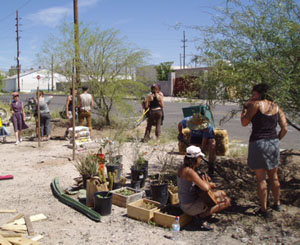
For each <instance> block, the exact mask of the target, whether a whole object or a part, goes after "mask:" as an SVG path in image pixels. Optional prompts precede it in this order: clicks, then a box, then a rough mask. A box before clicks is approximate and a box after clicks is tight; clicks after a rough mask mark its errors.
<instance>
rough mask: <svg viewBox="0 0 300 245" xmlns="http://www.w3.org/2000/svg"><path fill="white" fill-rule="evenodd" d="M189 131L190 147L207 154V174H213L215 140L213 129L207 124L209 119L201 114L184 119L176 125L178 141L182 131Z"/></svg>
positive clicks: (181, 137)
mask: <svg viewBox="0 0 300 245" xmlns="http://www.w3.org/2000/svg"><path fill="white" fill-rule="evenodd" d="M184 128H188V129H189V130H190V142H189V144H190V145H195V146H198V147H200V148H201V150H202V151H205V152H208V160H209V166H208V173H209V175H213V174H214V168H215V161H216V140H215V134H214V130H213V127H212V126H211V125H210V124H209V119H208V118H207V117H205V116H204V115H202V114H201V113H195V114H193V116H190V117H186V118H184V119H183V120H182V121H181V122H180V123H179V124H178V132H179V136H178V139H179V140H181V139H183V138H184V137H183V129H184Z"/></svg>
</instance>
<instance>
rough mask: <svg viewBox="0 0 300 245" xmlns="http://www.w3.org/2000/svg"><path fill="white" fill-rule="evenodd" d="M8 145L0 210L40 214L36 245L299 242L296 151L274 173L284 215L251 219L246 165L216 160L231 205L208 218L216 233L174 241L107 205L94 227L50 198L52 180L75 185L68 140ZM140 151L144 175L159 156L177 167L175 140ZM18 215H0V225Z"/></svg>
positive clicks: (59, 130) (2, 150)
mask: <svg viewBox="0 0 300 245" xmlns="http://www.w3.org/2000/svg"><path fill="white" fill-rule="evenodd" d="M58 126H59V124H56V126H55V127H54V131H53V133H52V136H54V137H55V136H62V135H63V134H64V130H65V129H64V128H63V127H58ZM10 131H11V129H10ZM101 136H103V135H102V132H101V131H100V132H94V138H95V139H99V138H100V137H101ZM14 141H15V139H14V137H13V136H10V137H9V138H8V143H7V144H0V156H1V160H0V175H6V174H12V175H13V176H14V179H12V180H3V181H0V197H1V199H0V200H1V201H0V209H16V210H17V213H24V214H28V215H34V214H39V213H43V214H45V215H46V216H47V219H46V220H43V221H38V222H34V223H33V228H34V231H35V234H41V235H43V236H44V238H43V239H42V240H41V243H42V244H48V245H57V244H65V245H76V244H78V245H79V244H80V245H82V244H133V245H134V244H139V245H141V244H189V245H191V244H230V245H234V244H241V243H244V244H300V208H299V207H300V171H299V169H300V167H299V166H300V165H299V163H300V151H293V152H289V151H285V152H283V153H282V164H281V166H280V173H279V175H280V181H281V186H282V204H283V209H284V210H283V211H282V212H280V213H278V212H276V211H272V215H273V218H272V219H271V220H265V219H263V218H261V217H257V216H255V215H254V214H253V210H254V209H255V208H256V207H257V197H256V183H255V178H254V175H253V173H251V172H250V171H249V170H248V168H247V166H246V158H245V157H243V158H236V159H230V158H225V157H223V158H218V163H217V170H218V173H219V175H217V177H216V178H215V181H216V183H217V186H218V187H219V188H220V189H224V190H225V191H226V192H227V193H228V196H229V197H231V199H232V204H233V205H232V207H231V208H229V209H228V210H226V211H224V212H222V213H220V214H217V215H216V216H215V217H214V219H212V220H211V221H210V222H212V223H213V225H214V227H215V229H214V231H202V230H201V229H200V227H199V226H198V225H197V223H195V222H192V223H190V224H188V225H187V226H185V227H184V228H182V231H181V232H180V235H179V240H178V241H177V242H176V243H175V242H174V241H172V240H171V239H170V236H171V235H172V234H171V231H170V230H169V229H165V228H161V227H158V226H155V225H153V224H152V225H150V224H146V223H142V222H139V221H136V220H133V219H131V218H128V217H127V214H126V209H125V208H120V207H117V206H114V205H113V208H112V214H111V215H109V216H103V217H102V221H101V222H100V223H96V222H94V221H92V220H90V219H88V218H87V217H86V216H84V215H82V214H80V213H79V212H77V211H75V210H73V209H72V208H70V207H68V206H66V205H64V204H62V203H60V202H59V201H58V200H57V199H56V198H55V197H54V196H53V195H52V192H51V190H50V183H51V181H52V180H53V179H54V178H55V177H58V178H59V181H60V186H61V188H62V189H65V188H67V187H70V186H72V185H74V183H75V182H74V178H76V177H78V176H79V174H78V172H77V171H76V170H75V168H74V165H73V161H72V149H71V148H69V147H68V146H69V145H70V144H69V142H68V141H65V140H59V138H58V137H57V138H56V140H50V141H48V142H42V143H41V147H40V148H39V147H38V143H37V142H34V141H29V140H28V138H27V139H26V138H25V140H24V141H23V142H22V143H21V144H20V145H14ZM141 147H142V149H141V150H142V151H143V152H147V155H146V158H148V159H149V172H150V173H151V172H155V171H156V172H157V171H159V168H160V161H159V157H160V156H162V155H164V154H169V155H171V156H173V157H174V158H175V159H177V162H180V161H181V160H182V158H183V157H182V156H180V155H178V154H176V151H177V142H171V143H168V144H157V145H155V144H143V145H142V146H141ZM134 150H135V149H134V145H133V144H132V143H129V142H127V143H124V144H123V146H122V148H121V153H122V154H123V174H124V175H127V174H129V170H130V166H131V165H132V160H133V159H132V156H133V153H134ZM90 151H94V152H96V151H97V149H90ZM86 152H87V150H85V151H81V152H79V153H78V154H85V153H86ZM165 156H168V155H165ZM205 168H206V166H205V164H203V169H204V170H205ZM17 213H15V214H4V213H0V225H2V224H5V223H6V222H7V221H8V220H10V219H11V218H13V217H14V216H16V214H17Z"/></svg>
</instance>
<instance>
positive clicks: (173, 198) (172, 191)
mask: <svg viewBox="0 0 300 245" xmlns="http://www.w3.org/2000/svg"><path fill="white" fill-rule="evenodd" d="M168 192H169V196H170V202H171V204H172V205H176V204H178V203H179V197H178V187H177V186H174V187H172V188H169V189H168Z"/></svg>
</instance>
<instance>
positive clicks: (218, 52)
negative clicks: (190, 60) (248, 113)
mask: <svg viewBox="0 0 300 245" xmlns="http://www.w3.org/2000/svg"><path fill="white" fill-rule="evenodd" d="M218 11H219V14H218V15H216V17H215V18H214V25H213V26H210V27H201V26H196V27H195V28H196V29H197V30H199V31H201V32H202V33H205V35H202V36H203V38H202V42H201V44H199V52H200V53H201V54H200V55H199V56H198V57H202V58H201V62H202V63H205V64H206V65H208V66H210V67H212V70H211V71H210V72H209V74H208V76H207V77H201V78H199V79H198V81H197V83H198V86H201V87H202V88H205V89H206V90H207V91H208V92H209V96H210V97H209V99H217V100H219V101H235V102H238V103H240V104H241V105H242V104H243V103H244V102H245V101H246V100H248V99H249V97H250V93H251V88H252V86H253V85H254V84H257V83H261V82H264V83H267V84H269V85H270V88H271V91H270V93H269V95H270V96H271V97H272V98H273V99H274V101H275V102H277V103H278V104H279V105H280V106H281V107H282V108H283V110H284V111H285V112H286V113H287V114H289V116H291V118H293V120H296V121H298V122H299V119H300V114H299V111H300V100H299V98H298V94H299V93H300V76H299V74H300V51H299V50H300V49H299V44H300V35H299V32H300V18H299V16H300V9H299V4H298V3H296V2H295V1H293V0H273V1H269V0H250V1H247V3H245V2H244V1H239V0H228V1H227V4H226V8H224V9H218Z"/></svg>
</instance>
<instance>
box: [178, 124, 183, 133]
mask: <svg viewBox="0 0 300 245" xmlns="http://www.w3.org/2000/svg"><path fill="white" fill-rule="evenodd" d="M178 132H179V134H182V124H181V122H180V123H178Z"/></svg>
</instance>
